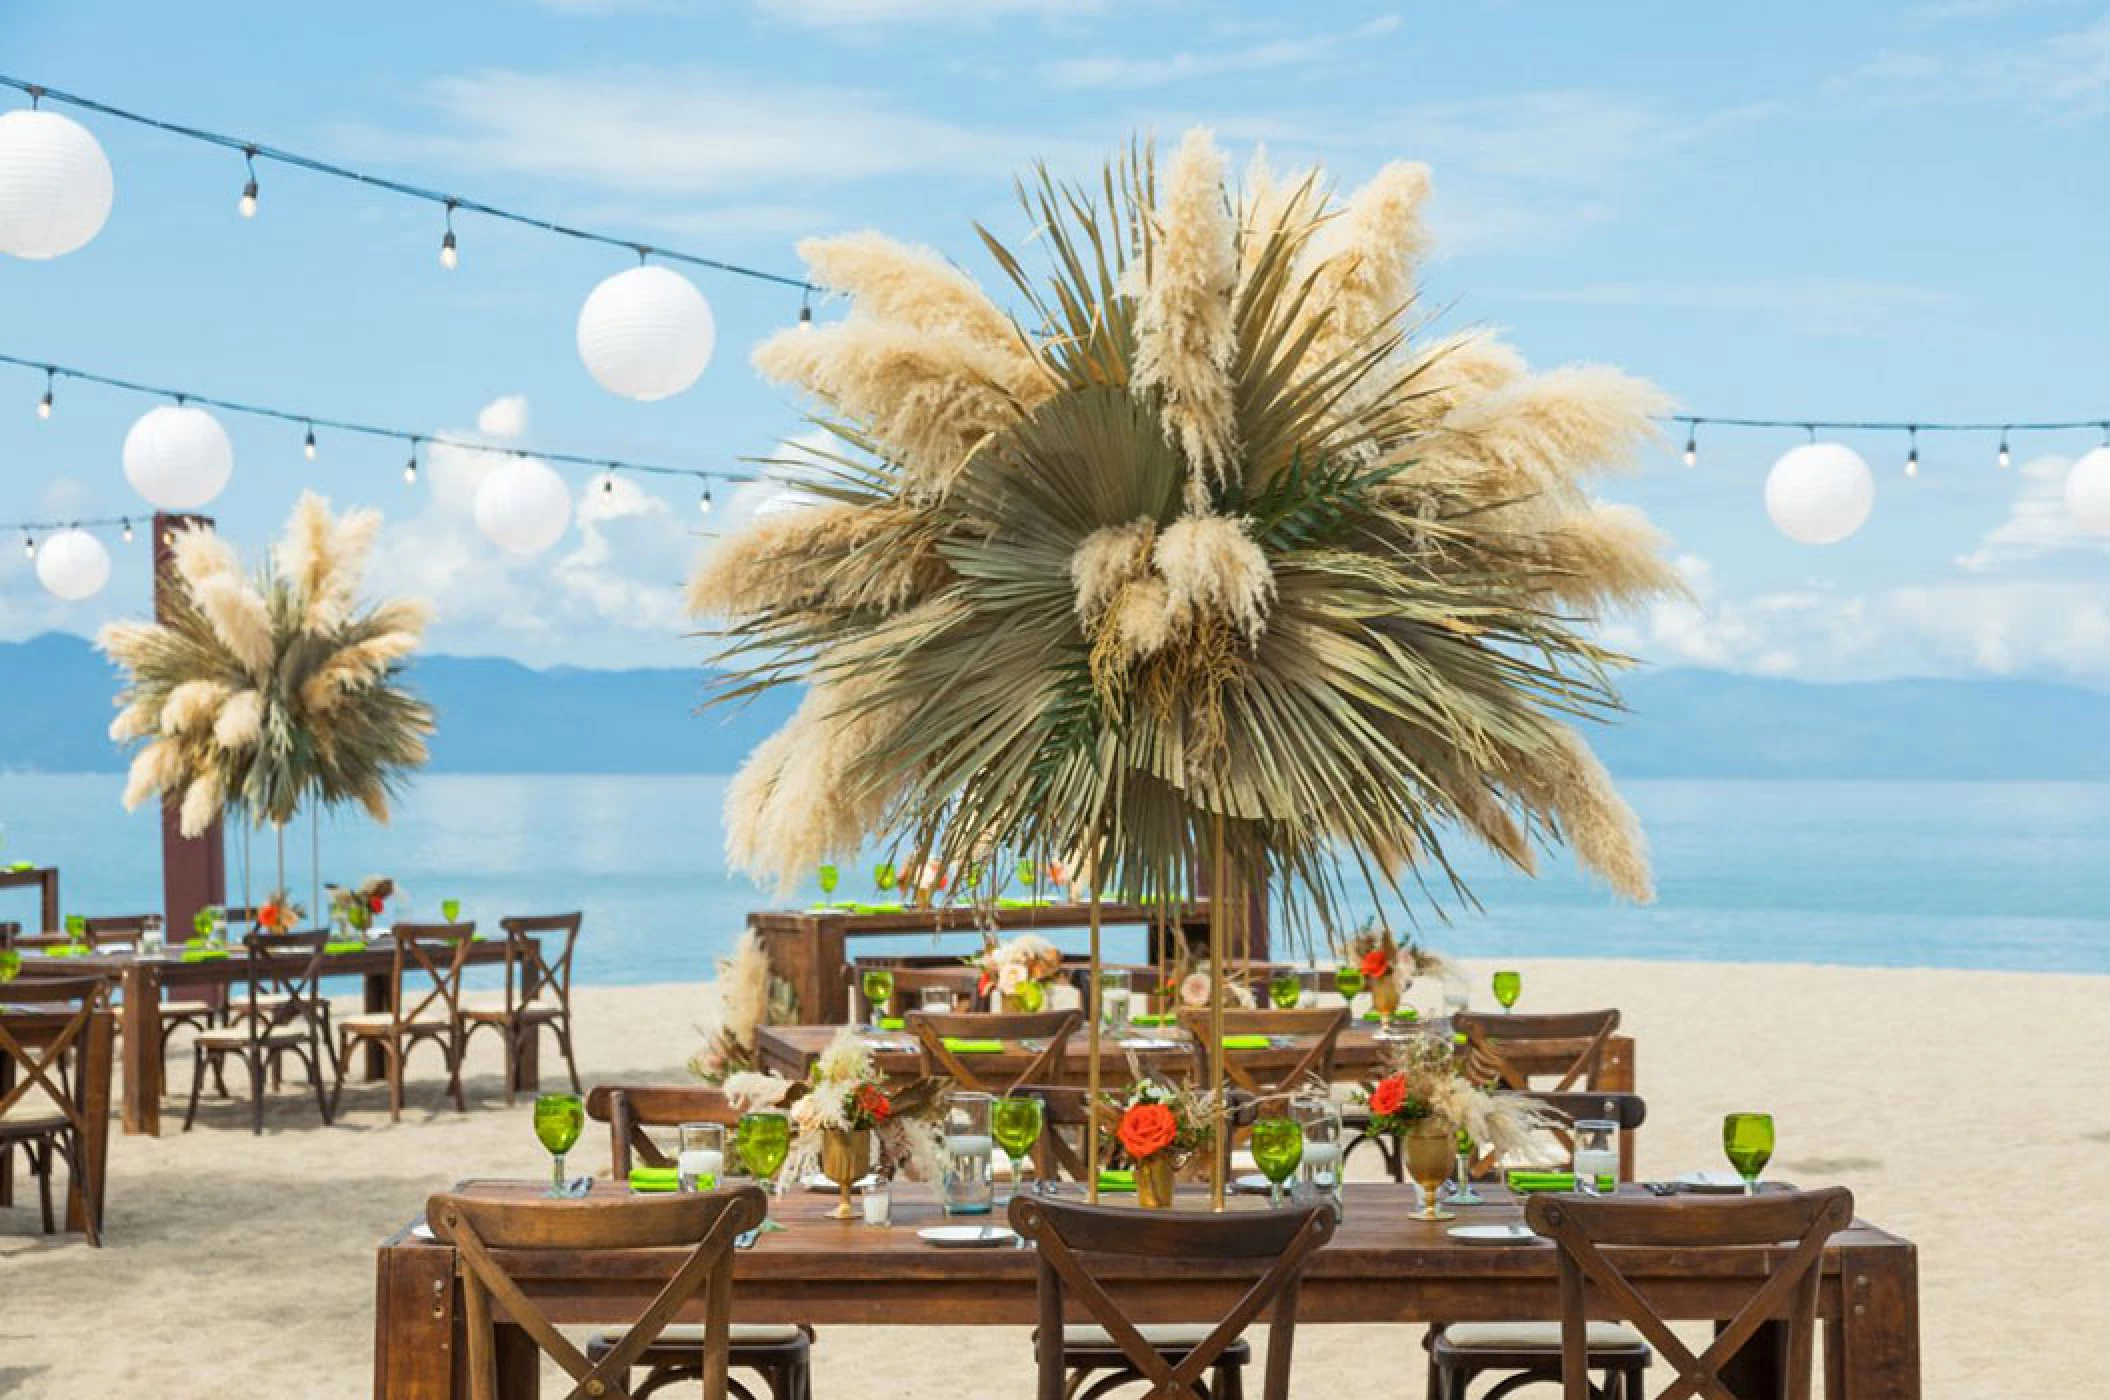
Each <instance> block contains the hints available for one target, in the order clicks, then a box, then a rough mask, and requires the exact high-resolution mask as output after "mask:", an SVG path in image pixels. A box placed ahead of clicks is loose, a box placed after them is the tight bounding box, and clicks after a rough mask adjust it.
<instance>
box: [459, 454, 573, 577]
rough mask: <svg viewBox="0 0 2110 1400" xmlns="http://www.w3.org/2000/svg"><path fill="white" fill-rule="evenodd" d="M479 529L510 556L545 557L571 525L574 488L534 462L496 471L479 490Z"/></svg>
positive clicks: (513, 463)
mask: <svg viewBox="0 0 2110 1400" xmlns="http://www.w3.org/2000/svg"><path fill="white" fill-rule="evenodd" d="M475 509H476V528H477V529H479V530H481V531H483V532H484V535H485V537H486V538H488V539H489V540H490V541H491V543H493V544H495V545H497V546H498V547H499V548H500V549H503V550H505V551H507V552H508V553H511V554H540V553H541V552H542V551H543V550H545V549H548V548H549V547H550V546H551V545H553V544H555V543H556V542H557V540H558V539H559V538H560V537H561V536H562V535H563V534H564V531H565V529H566V527H568V526H569V525H570V524H571V488H569V487H567V486H566V485H565V484H564V478H563V477H561V476H558V475H557V474H556V473H555V472H554V471H551V470H550V469H549V467H548V466H546V465H544V464H543V463H541V462H537V461H535V460H533V459H532V458H517V459H515V460H513V461H510V462H506V463H504V464H502V465H500V466H498V467H496V468H494V469H493V470H492V471H491V472H490V474H489V475H487V476H486V477H484V479H483V480H482V481H480V482H478V483H477V486H476V506H475Z"/></svg>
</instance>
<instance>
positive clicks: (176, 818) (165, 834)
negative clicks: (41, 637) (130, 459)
mask: <svg viewBox="0 0 2110 1400" xmlns="http://www.w3.org/2000/svg"><path fill="white" fill-rule="evenodd" d="M186 525H201V526H204V527H205V528H207V529H210V528H211V527H212V517H211V516H206V515H164V514H160V513H158V512H157V513H156V514H155V516H154V617H155V620H156V621H160V622H166V621H167V620H168V615H169V607H170V599H171V594H170V591H169V590H170V588H171V587H172V586H173V584H172V581H171V575H172V573H173V571H174V569H175V550H174V549H173V548H172V547H171V546H172V544H173V542H174V540H175V534H176V531H177V530H179V529H181V528H183V527H184V526H186ZM182 808H183V799H182V796H181V795H180V794H179V795H177V796H175V797H164V798H162V800H161V907H162V912H163V915H164V917H166V918H167V920H168V936H169V940H170V941H171V942H172V943H176V944H179V945H180V944H181V943H182V941H183V940H184V939H186V938H188V937H190V932H191V920H192V919H194V918H195V917H196V916H197V913H198V911H199V910H200V909H202V908H204V907H205V906H206V905H208V904H225V903H226V902H227V851H226V846H225V844H224V841H225V832H224V829H223V828H222V826H221V824H220V822H219V821H218V820H215V821H214V822H213V824H212V825H211V826H210V827H208V828H207V829H206V830H205V832H204V833H203V834H202V835H199V836H194V837H193V836H185V835H184V834H183V831H182V820H181V816H182Z"/></svg>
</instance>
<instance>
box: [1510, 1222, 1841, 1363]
mask: <svg viewBox="0 0 2110 1400" xmlns="http://www.w3.org/2000/svg"><path fill="white" fill-rule="evenodd" d="M1853 1218H1854V1197H1853V1193H1852V1192H1851V1191H1848V1190H1847V1189H1846V1188H1845V1187H1843V1186H1833V1187H1830V1188H1827V1189H1825V1190H1822V1191H1792V1192H1780V1193H1769V1194H1766V1195H1762V1196H1750V1197H1730V1198H1726V1199H1720V1200H1707V1199H1704V1198H1698V1197H1673V1198H1671V1199H1667V1200H1657V1199H1654V1198H1649V1197H1644V1198H1613V1197H1606V1198H1603V1199H1593V1198H1591V1197H1587V1196H1558V1197H1553V1196H1535V1197H1533V1198H1532V1199H1531V1200H1529V1201H1527V1202H1526V1203H1525V1206H1524V1219H1525V1222H1526V1223H1527V1224H1529V1225H1530V1226H1531V1228H1532V1229H1533V1230H1535V1231H1537V1232H1538V1233H1539V1234H1541V1235H1544V1236H1545V1237H1546V1238H1548V1239H1550V1240H1552V1241H1553V1242H1554V1243H1555V1244H1556V1245H1558V1246H1559V1247H1560V1279H1561V1283H1560V1290H1561V1377H1562V1386H1563V1392H1564V1394H1565V1396H1566V1400H1586V1397H1588V1396H1590V1395H1592V1394H1594V1392H1593V1391H1592V1390H1591V1387H1590V1368H1589V1340H1588V1331H1587V1328H1588V1319H1589V1317H1590V1316H1591V1314H1592V1313H1593V1311H1594V1312H1595V1314H1596V1315H1597V1316H1599V1317H1603V1316H1606V1315H1607V1313H1609V1315H1611V1316H1613V1317H1616V1318H1618V1319H1619V1320H1621V1321H1624V1322H1629V1323H1632V1324H1633V1326H1634V1328H1635V1330H1637V1331H1639V1332H1640V1333H1641V1335H1642V1336H1643V1337H1644V1338H1646V1339H1647V1341H1648V1342H1649V1344H1650V1345H1652V1346H1653V1347H1655V1348H1656V1351H1657V1353H1658V1354H1659V1355H1660V1356H1661V1357H1662V1358H1663V1360H1664V1362H1665V1364H1666V1365H1667V1366H1668V1367H1669V1368H1670V1370H1671V1373H1672V1375H1674V1376H1675V1377H1676V1378H1677V1379H1676V1380H1675V1381H1674V1382H1673V1383H1672V1384H1671V1385H1670V1387H1669V1388H1667V1389H1665V1390H1663V1391H1662V1392H1660V1394H1659V1396H1658V1400H1683V1397H1685V1396H1688V1395H1691V1396H1697V1397H1702V1400H1736V1396H1735V1395H1734V1394H1733V1393H1732V1392H1731V1391H1730V1390H1729V1388H1728V1387H1727V1386H1725V1385H1724V1384H1723V1383H1722V1375H1721V1373H1722V1368H1723V1367H1724V1366H1725V1365H1727V1364H1728V1363H1729V1361H1730V1360H1731V1359H1732V1358H1734V1357H1735V1356H1736V1354H1737V1352H1739V1351H1741V1350H1742V1349H1743V1346H1744V1343H1746V1342H1748V1341H1749V1340H1751V1338H1752V1336H1753V1335H1754V1334H1755V1333H1756V1332H1757V1331H1758V1329H1759V1327H1760V1325H1761V1324H1763V1323H1765V1322H1768V1321H1771V1320H1773V1319H1775V1318H1781V1317H1785V1319H1786V1322H1787V1366H1788V1372H1787V1392H1786V1394H1787V1397H1788V1400H1809V1394H1810V1358H1811V1355H1812V1347H1813V1343H1814V1341H1815V1337H1816V1330H1817V1285H1818V1282H1819V1279H1820V1277H1821V1275H1822V1272H1823V1270H1822V1268H1821V1265H1822V1264H1823V1260H1824V1246H1825V1244H1826V1242H1827V1241H1829V1240H1830V1239H1831V1237H1832V1236H1833V1235H1834V1234H1835V1233H1837V1232H1838V1231H1840V1230H1844V1229H1845V1228H1846V1227H1847V1226H1848V1225H1850V1224H1852V1223H1853ZM1782 1244H1788V1245H1790V1246H1791V1247H1790V1248H1788V1249H1786V1250H1780V1249H1778V1246H1780V1245H1782ZM1753 1247H1765V1248H1766V1249H1767V1250H1768V1255H1767V1263H1768V1264H1769V1265H1770V1269H1769V1271H1768V1273H1767V1274H1766V1276H1765V1278H1763V1279H1762V1280H1761V1281H1759V1282H1758V1283H1757V1284H1756V1285H1754V1286H1753V1288H1752V1291H1751V1295H1750V1297H1749V1298H1748V1299H1746V1300H1745V1302H1744V1304H1743V1306H1742V1307H1741V1308H1740V1309H1738V1310H1737V1313H1736V1315H1735V1316H1734V1317H1732V1318H1731V1319H1729V1321H1728V1322H1726V1323H1725V1324H1722V1326H1721V1327H1720V1329H1719V1331H1718V1332H1717V1333H1716V1335H1715V1337H1714V1340H1713V1341H1712V1342H1711V1343H1710V1344H1709V1345H1708V1347H1707V1349H1706V1350H1705V1351H1702V1352H1701V1353H1699V1354H1698V1355H1697V1356H1696V1355H1694V1354H1693V1352H1692V1351H1691V1350H1690V1349H1689V1348H1688V1347H1687V1346H1686V1345H1685V1344H1684V1342H1682V1341H1680V1340H1679V1338H1678V1336H1677V1334H1676V1333H1674V1332H1673V1331H1671V1329H1670V1325H1669V1323H1668V1322H1666V1321H1665V1320H1664V1318H1663V1317H1662V1316H1661V1315H1660V1314H1659V1313H1658V1312H1657V1311H1656V1309H1655V1307H1654V1305H1652V1304H1651V1303H1650V1302H1649V1300H1648V1299H1647V1298H1646V1297H1645V1296H1644V1295H1643V1294H1642V1293H1641V1292H1640V1291H1639V1290H1638V1289H1637V1288H1636V1287H1635V1286H1634V1284H1633V1283H1632V1281H1631V1280H1630V1279H1629V1278H1628V1277H1627V1275H1626V1273H1625V1272H1623V1271H1622V1270H1621V1269H1620V1267H1619V1265H1620V1255H1621V1253H1622V1251H1624V1250H1627V1249H1675V1250H1679V1251H1681V1253H1684V1254H1687V1255H1690V1254H1692V1253H1695V1252H1700V1251H1707V1250H1716V1249H1749V1248H1753ZM1593 1294H1594V1295H1595V1298H1596V1302H1595V1306H1594V1307H1593V1302H1592V1295H1593Z"/></svg>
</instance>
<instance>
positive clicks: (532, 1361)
mask: <svg viewBox="0 0 2110 1400" xmlns="http://www.w3.org/2000/svg"><path fill="white" fill-rule="evenodd" d="M491 1334H492V1340H493V1341H494V1342H495V1343H496V1345H494V1346H493V1348H492V1352H493V1354H494V1356H495V1357H496V1359H497V1362H498V1367H497V1369H498V1396H499V1400H537V1397H539V1396H540V1395H541V1394H542V1353H541V1352H540V1351H538V1350H537V1349H536V1347H535V1339H534V1338H533V1337H530V1336H529V1335H528V1334H527V1333H526V1332H524V1331H522V1330H521V1329H520V1328H518V1327H514V1326H512V1325H510V1324H506V1323H501V1324H500V1325H498V1326H496V1327H494V1328H492V1329H491Z"/></svg>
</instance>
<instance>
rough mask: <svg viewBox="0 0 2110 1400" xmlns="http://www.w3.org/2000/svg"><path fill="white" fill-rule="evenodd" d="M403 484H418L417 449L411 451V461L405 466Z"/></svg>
mask: <svg viewBox="0 0 2110 1400" xmlns="http://www.w3.org/2000/svg"><path fill="white" fill-rule="evenodd" d="M403 484H404V485H406V486H415V485H417V484H418V450H417V448H415V447H413V448H411V449H410V460H409V461H407V462H405V463H404V464H403Z"/></svg>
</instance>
